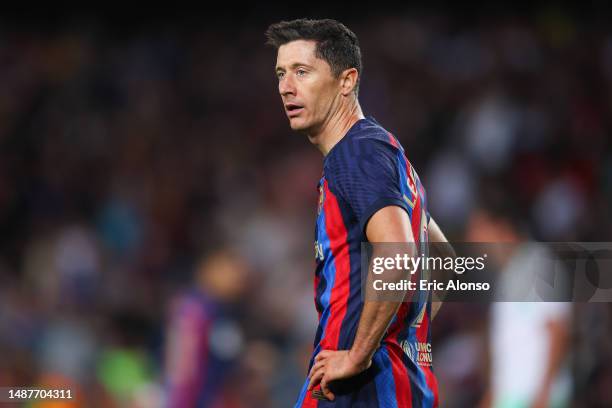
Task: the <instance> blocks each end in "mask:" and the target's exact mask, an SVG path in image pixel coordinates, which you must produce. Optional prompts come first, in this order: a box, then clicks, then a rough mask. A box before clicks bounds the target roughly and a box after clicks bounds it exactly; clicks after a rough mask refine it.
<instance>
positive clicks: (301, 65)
mask: <svg viewBox="0 0 612 408" xmlns="http://www.w3.org/2000/svg"><path fill="white" fill-rule="evenodd" d="M297 67H305V68H310V69H314V67H313V66H312V65H308V64H306V63H304V62H294V63H293V64H291V65H290V66H289V68H290V69H295V68H297ZM284 70H285V69H284V68H282V67H276V68H275V69H274V72H278V71H284Z"/></svg>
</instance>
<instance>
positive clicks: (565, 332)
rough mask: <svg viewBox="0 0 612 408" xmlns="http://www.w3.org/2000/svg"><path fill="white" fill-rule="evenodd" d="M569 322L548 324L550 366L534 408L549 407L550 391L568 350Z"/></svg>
mask: <svg viewBox="0 0 612 408" xmlns="http://www.w3.org/2000/svg"><path fill="white" fill-rule="evenodd" d="M567 325H568V321H567V319H564V318H556V319H550V320H548V321H547V322H546V330H547V332H548V345H549V346H548V364H547V365H546V371H545V375H544V380H543V382H542V384H541V385H540V389H539V390H538V393H537V395H536V398H535V400H534V401H533V402H532V405H531V406H532V407H533V408H543V407H547V406H548V405H549V400H550V391H551V389H552V386H553V384H554V381H555V378H556V376H557V373H558V372H559V369H560V368H561V364H562V363H563V359H564V358H565V352H566V350H567V343H568V338H569V329H568V327H567Z"/></svg>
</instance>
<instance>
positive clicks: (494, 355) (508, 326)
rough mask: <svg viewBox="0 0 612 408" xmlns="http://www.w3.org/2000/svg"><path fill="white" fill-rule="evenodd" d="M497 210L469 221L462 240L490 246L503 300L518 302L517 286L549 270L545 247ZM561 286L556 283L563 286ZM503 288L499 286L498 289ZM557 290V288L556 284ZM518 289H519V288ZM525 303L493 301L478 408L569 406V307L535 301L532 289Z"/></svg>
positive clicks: (477, 213) (478, 213)
mask: <svg viewBox="0 0 612 408" xmlns="http://www.w3.org/2000/svg"><path fill="white" fill-rule="evenodd" d="M512 220H513V218H512V217H511V215H510V213H508V212H503V210H500V209H498V208H495V209H494V208H490V209H478V210H476V211H475V212H474V213H473V214H472V216H471V217H470V220H469V223H468V227H467V231H466V240H467V241H471V242H476V243H485V245H488V244H490V243H493V245H494V246H493V247H490V246H487V248H491V249H493V250H489V251H488V252H489V253H492V256H491V258H490V259H489V261H490V262H492V264H493V263H494V264H496V265H497V266H496V268H499V269H500V280H501V281H502V282H503V283H504V285H503V287H504V289H505V290H506V291H513V292H514V295H512V294H510V295H509V297H508V298H507V299H517V300H518V299H522V298H521V297H519V296H518V293H522V292H517V291H518V290H519V288H517V287H516V285H520V286H524V285H525V282H533V277H535V276H537V274H538V272H540V271H543V270H546V269H548V268H549V267H550V264H549V263H548V262H549V260H550V259H551V255H550V254H548V253H547V251H549V250H548V249H547V248H546V247H545V246H543V245H540V244H538V243H537V242H533V241H529V240H528V238H527V237H526V236H525V235H524V233H523V232H521V228H522V226H521V224H520V223H519V222H518V221H515V222H513V221H512ZM562 284H563V282H556V285H562ZM500 287H502V286H500ZM557 287H558V288H559V286H557ZM521 289H522V288H521ZM529 289H531V290H530V291H529V293H527V297H525V300H531V301H523V302H518V301H517V302H508V301H497V302H494V303H493V304H492V305H491V309H490V311H489V315H490V327H489V333H488V338H489V346H488V353H489V355H488V358H486V357H485V361H488V362H489V367H486V368H487V370H486V372H488V373H489V380H488V386H487V390H486V392H485V396H484V400H483V402H482V404H481V407H482V408H488V407H492V408H544V407H553V408H557V407H558V408H562V407H568V406H570V397H571V389H572V385H571V384H572V380H571V374H570V366H569V363H570V357H571V356H570V355H569V354H568V353H570V352H571V350H572V349H571V347H570V345H569V341H570V325H571V323H572V315H573V314H572V304H571V303H565V302H544V301H537V298H535V297H533V295H534V293H533V289H534V288H529Z"/></svg>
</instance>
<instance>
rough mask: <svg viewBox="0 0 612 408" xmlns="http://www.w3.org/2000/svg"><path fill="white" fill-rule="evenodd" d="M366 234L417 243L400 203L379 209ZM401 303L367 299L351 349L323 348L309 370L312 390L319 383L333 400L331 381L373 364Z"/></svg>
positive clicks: (377, 239)
mask: <svg viewBox="0 0 612 408" xmlns="http://www.w3.org/2000/svg"><path fill="white" fill-rule="evenodd" d="M366 236H367V238H368V240H369V241H370V242H373V243H376V242H393V243H401V242H406V243H412V242H414V238H413V236H412V229H411V227H410V219H409V217H408V214H407V213H406V211H404V210H403V209H401V208H400V207H397V206H389V207H385V208H382V209H380V210H379V211H377V212H376V213H375V214H374V215H373V216H372V217H371V218H370V221H369V222H368V224H367V227H366ZM408 247H410V245H408ZM374 249H375V250H376V248H374ZM400 305H401V302H390V301H375V300H372V301H368V300H366V301H365V302H364V306H363V309H362V312H361V318H360V320H359V325H358V327H357V334H356V336H355V341H354V342H353V346H352V348H351V349H350V350H339V351H332V350H323V351H321V352H320V353H319V354H318V355H317V357H316V358H315V364H314V365H313V367H312V369H311V371H310V373H309V377H310V383H309V389H312V388H313V386H315V385H316V384H317V383H319V382H320V383H321V390H322V391H323V394H324V395H325V396H326V397H327V398H328V399H331V400H333V399H334V395H333V393H332V392H331V391H330V390H329V388H328V383H329V382H331V381H334V380H338V379H342V378H348V377H352V376H354V375H357V374H359V373H360V372H362V371H364V370H365V369H367V368H368V367H369V366H370V365H371V364H372V356H373V355H374V352H375V351H376V349H378V347H379V346H380V342H381V340H382V338H383V336H384V334H385V332H386V330H387V327H388V326H389V323H390V322H391V319H392V318H393V316H394V315H395V313H396V312H397V310H398V308H399V306H400Z"/></svg>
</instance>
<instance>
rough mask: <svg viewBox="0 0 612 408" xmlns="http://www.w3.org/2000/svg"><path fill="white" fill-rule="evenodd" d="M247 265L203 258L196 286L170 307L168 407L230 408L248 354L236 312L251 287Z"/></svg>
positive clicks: (224, 256)
mask: <svg viewBox="0 0 612 408" xmlns="http://www.w3.org/2000/svg"><path fill="white" fill-rule="evenodd" d="M246 279H247V270H246V265H245V264H244V262H241V260H240V259H239V258H238V257H236V256H233V255H232V254H231V253H230V252H229V251H217V252H213V253H212V254H210V255H208V256H206V257H204V258H203V259H202V260H201V262H200V263H199V264H198V266H197V268H196V271H195V278H194V286H193V288H192V289H191V290H189V291H187V292H186V293H183V294H181V295H179V296H177V297H176V298H175V299H174V301H173V302H172V304H171V310H170V315H169V320H168V331H167V340H166V378H167V405H166V406H168V407H172V408H192V407H211V408H222V407H231V406H233V405H232V398H235V396H236V395H237V394H238V393H237V392H236V385H235V384H234V385H231V386H229V385H230V384H228V379H229V378H232V377H231V375H232V374H234V375H235V371H236V369H237V367H238V366H239V364H238V363H239V361H240V357H241V355H242V352H243V347H244V338H243V333H242V330H241V328H240V325H239V323H238V321H237V319H238V317H239V316H236V310H235V306H236V304H237V303H238V301H239V300H240V298H241V296H242V295H244V293H245V290H246V287H247V282H246Z"/></svg>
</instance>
